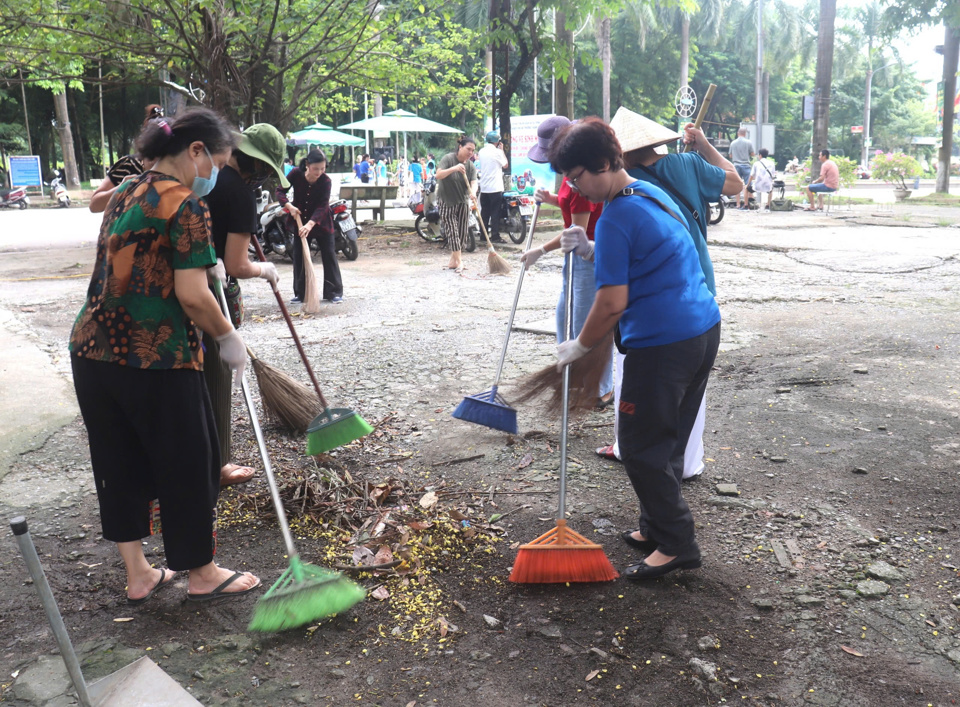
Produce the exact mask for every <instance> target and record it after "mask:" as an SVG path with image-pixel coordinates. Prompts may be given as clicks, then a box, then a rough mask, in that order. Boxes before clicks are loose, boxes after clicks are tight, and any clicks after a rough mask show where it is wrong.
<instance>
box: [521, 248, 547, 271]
mask: <svg viewBox="0 0 960 707" xmlns="http://www.w3.org/2000/svg"><path fill="white" fill-rule="evenodd" d="M546 254H547V249H546V248H544V247H543V246H540V247H539V248H532V249H530V250H525V251H523V254H522V255H521V256H520V262H521V263H523V267H525V268H526V269H527V270H529V269H530V268H532V267H533V264H534V263H535V262H537V261H538V260H540V256H541V255H546Z"/></svg>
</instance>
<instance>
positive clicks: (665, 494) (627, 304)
mask: <svg viewBox="0 0 960 707" xmlns="http://www.w3.org/2000/svg"><path fill="white" fill-rule="evenodd" d="M550 164H551V166H552V167H553V169H554V170H555V171H556V172H560V173H563V175H564V177H566V180H567V183H568V184H570V186H571V187H572V188H573V189H575V190H576V191H577V192H579V193H580V194H582V195H583V196H585V197H586V198H587V199H589V200H590V201H592V202H595V203H601V202H605V203H606V204H607V205H606V206H605V207H604V210H603V215H602V216H601V217H600V219H599V221H597V225H596V230H595V240H594V241H590V240H589V239H588V238H587V234H586V232H585V231H584V230H583V228H581V227H579V226H573V227H571V228H568V229H566V230H565V231H564V232H563V234H562V235H561V241H560V243H561V248H562V249H563V251H564V252H565V253H567V252H570V251H573V252H574V253H575V254H576V255H578V256H580V257H582V258H584V259H585V260H592V261H595V266H594V268H595V276H596V283H597V295H596V298H595V300H594V303H593V307H592V308H591V310H590V314H589V315H588V316H587V320H586V322H584V324H583V328H582V329H581V331H580V335H579V336H578V337H577V338H575V339H573V340H571V341H566V342H564V343H562V344H561V345H560V347H559V365H560V366H564V365H567V364H569V363H571V362H572V361H575V360H576V359H578V358H580V357H582V356H583V355H585V354H586V353H587V352H588V351H589V350H590V349H591V348H593V347H594V346H596V345H597V344H599V343H601V342H602V341H603V340H604V339H606V337H608V336H609V335H610V332H611V331H612V330H613V329H614V327H618V333H619V339H618V344H617V345H618V348H620V349H621V351H622V352H623V353H625V354H626V359H625V362H624V374H623V392H622V394H621V397H620V423H619V429H618V433H619V439H620V452H621V455H622V457H623V462H624V466H625V467H626V469H627V475H628V476H629V477H630V481H631V483H632V484H633V488H634V491H635V492H636V494H637V498H638V499H639V501H640V524H639V527H638V528H637V529H636V530H632V531H627V532H625V533H623V534H622V536H621V537H622V538H623V540H624V541H625V542H626V543H627V544H628V545H630V546H631V547H634V548H636V549H638V550H640V551H642V553H643V554H645V555H646V558H645V559H644V560H643V561H641V562H640V563H639V564H635V565H631V566H630V567H627V568H626V569H625V570H624V571H623V573H622V574H623V576H624V577H626V578H627V579H631V580H643V579H655V578H657V577H661V576H663V575H665V574H667V573H668V572H672V571H673V570H676V569H694V568H696V567H700V564H701V560H700V548H699V547H698V546H697V542H696V539H695V537H694V525H693V517H692V516H691V514H690V509H689V507H688V506H687V503H686V501H684V499H683V495H682V494H681V492H680V478H681V476H682V473H683V452H684V448H685V446H686V443H687V438H688V437H689V436H690V431H691V429H692V428H693V423H694V420H695V419H696V416H697V411H698V409H699V406H700V400H701V398H702V397H703V393H704V391H705V390H706V386H707V379H708V378H709V375H710V368H711V367H712V366H713V361H714V359H715V357H716V355H717V348H718V346H719V343H720V310H719V308H718V307H717V303H716V301H715V300H714V298H713V295H712V294H711V293H710V290H708V289H707V285H706V282H705V281H704V276H703V270H702V269H701V267H700V261H699V259H698V257H697V251H696V248H694V245H693V242H692V240H691V239H690V236H689V233H688V232H687V227H686V225H685V223H684V222H683V220H682V217H681V216H680V215H679V214H678V213H677V211H676V207H675V205H674V204H673V202H672V201H671V200H670V197H669V196H667V194H666V193H665V192H663V191H662V190H661V189H659V188H658V187H655V186H653V185H652V184H647V183H643V182H640V181H637V180H635V179H633V177H631V176H630V175H629V174H628V173H627V172H626V170H625V169H624V168H623V160H622V154H621V149H620V143H619V142H618V141H617V138H616V135H615V134H614V132H613V130H612V129H611V128H610V126H609V125H607V124H606V123H604V122H603V121H602V120H600V119H599V118H587V119H586V120H583V121H580V122H578V123H574V124H573V125H571V126H570V127H568V128H565V129H564V130H563V132H561V133H560V134H559V135H558V136H557V137H555V138H554V141H553V143H552V145H551V149H550Z"/></svg>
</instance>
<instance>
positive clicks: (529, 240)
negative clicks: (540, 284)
mask: <svg viewBox="0 0 960 707" xmlns="http://www.w3.org/2000/svg"><path fill="white" fill-rule="evenodd" d="M539 217H540V202H539V201H538V202H537V206H536V208H535V209H534V211H533V218H532V219H530V230H529V231H528V232H527V242H526V243H525V244H524V247H523V249H524V251H528V250H530V246H531V245H533V232H534V230H536V228H537V219H538V218H539ZM526 270H527V268H526V267H525V266H524V267H521V268H520V277H518V278H517V291H516V292H515V293H514V295H513V307H511V308H510V318H509V319H508V320H507V333H506V335H505V336H504V337H503V349H502V350H501V351H500V363H498V364H497V379H496V380H495V381H494V382H493V387H494V388H496V387H497V386H499V385H500V374H501V373H503V362H504V361H505V360H506V358H507V344H509V343H510V332H511V331H513V318H514V316H515V315H516V314H517V303H519V302H520V287H521V286H522V285H523V273H525V272H526Z"/></svg>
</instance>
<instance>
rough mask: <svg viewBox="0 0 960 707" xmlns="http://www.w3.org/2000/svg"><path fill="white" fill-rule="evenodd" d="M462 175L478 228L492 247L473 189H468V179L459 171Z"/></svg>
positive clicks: (489, 246)
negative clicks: (475, 213)
mask: <svg viewBox="0 0 960 707" xmlns="http://www.w3.org/2000/svg"><path fill="white" fill-rule="evenodd" d="M461 174H462V175H463V181H465V182H466V183H467V196H469V197H470V203H471V204H473V210H474V211H476V212H477V223H479V224H480V230H481V231H483V237H484V238H485V239H486V241H487V247H488V248H493V244H492V243H491V242H490V236H488V235H487V227H486V226H484V225H483V216H481V215H480V207H478V206H477V200H476V199H474V198H473V191H471V189H470V180H469V179H467V173H466V172H461Z"/></svg>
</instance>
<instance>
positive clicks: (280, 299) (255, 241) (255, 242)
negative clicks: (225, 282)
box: [250, 233, 327, 410]
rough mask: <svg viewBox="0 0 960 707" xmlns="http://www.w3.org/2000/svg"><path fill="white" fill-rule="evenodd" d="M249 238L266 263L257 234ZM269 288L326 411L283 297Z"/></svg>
mask: <svg viewBox="0 0 960 707" xmlns="http://www.w3.org/2000/svg"><path fill="white" fill-rule="evenodd" d="M250 238H251V240H252V241H253V246H254V248H256V250H257V257H258V258H259V259H260V262H261V263H265V262H267V256H266V255H264V253H263V248H261V247H260V239H259V238H257V234H256V233H253V234H251V235H250ZM270 286H271V287H272V288H273V296H274V297H276V298H277V304H278V305H280V312H281V313H282V314H283V318H284V319H285V320H286V322H287V326H288V327H289V328H290V335H291V336H293V343H295V344H296V345H297V351H299V352H300V358H302V359H303V365H304V366H306V368H307V375H309V376H310V382H311V383H313V389H314V390H315V391H317V397H318V398H320V404H321V405H322V406H323V409H324V410H326V409H327V401H326V399H325V398H324V397H323V393H322V392H320V384H319V383H317V377H316V376H315V375H314V373H313V368H312V367H311V366H310V361H309V360H307V354H306V352H305V351H304V350H303V344H301V343H300V337H299V336H297V330H296V328H295V327H294V326H293V320H292V319H290V312H288V311H287V305H285V304H284V303H283V295H281V294H280V288H279V287H277V286H276V285H275V284H272V283H271V285H270Z"/></svg>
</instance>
